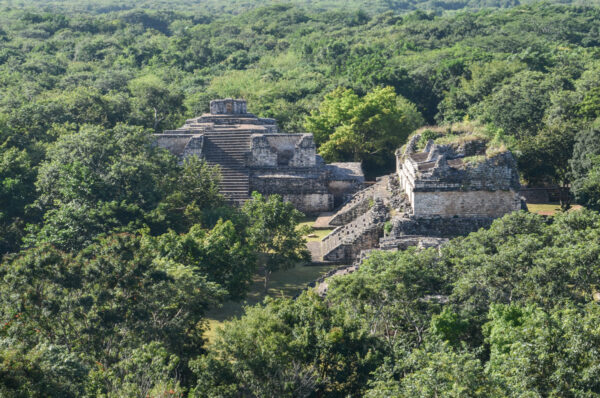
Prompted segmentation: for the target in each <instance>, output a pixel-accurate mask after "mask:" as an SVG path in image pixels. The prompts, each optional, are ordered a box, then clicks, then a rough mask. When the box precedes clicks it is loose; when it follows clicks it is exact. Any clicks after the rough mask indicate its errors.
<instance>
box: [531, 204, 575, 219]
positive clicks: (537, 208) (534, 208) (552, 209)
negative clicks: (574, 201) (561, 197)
mask: <svg viewBox="0 0 600 398" xmlns="http://www.w3.org/2000/svg"><path fill="white" fill-rule="evenodd" d="M527 208H528V209H529V211H530V212H531V213H537V214H539V215H542V216H553V215H555V214H556V213H558V212H560V211H561V210H560V204H558V203H531V204H530V203H528V204H527ZM580 209H583V207H582V206H580V205H573V206H572V207H571V209H570V210H569V211H576V210H580Z"/></svg>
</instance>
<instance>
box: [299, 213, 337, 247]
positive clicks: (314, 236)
mask: <svg viewBox="0 0 600 398" xmlns="http://www.w3.org/2000/svg"><path fill="white" fill-rule="evenodd" d="M315 220H316V219H314V218H313V219H307V220H305V221H303V222H301V223H299V224H298V229H300V228H302V227H309V228H310V231H309V233H308V234H306V235H305V236H304V237H305V238H306V240H307V241H308V242H314V241H321V240H323V238H324V237H326V236H327V235H329V233H330V232H331V231H333V229H314V228H313V225H314V224H315Z"/></svg>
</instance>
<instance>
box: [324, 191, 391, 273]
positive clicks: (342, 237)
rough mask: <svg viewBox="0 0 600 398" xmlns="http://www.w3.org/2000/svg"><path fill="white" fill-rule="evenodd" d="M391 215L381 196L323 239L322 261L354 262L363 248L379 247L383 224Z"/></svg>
mask: <svg viewBox="0 0 600 398" xmlns="http://www.w3.org/2000/svg"><path fill="white" fill-rule="evenodd" d="M388 217H389V213H388V210H387V208H386V206H385V204H384V202H383V200H382V199H381V198H376V199H375V200H374V205H373V207H372V208H370V209H369V210H368V211H367V212H365V213H364V214H362V215H361V216H359V217H358V218H356V219H355V220H353V221H352V222H350V223H348V224H346V225H344V226H340V227H337V228H336V229H334V230H333V231H332V232H331V233H330V234H329V235H327V236H326V237H325V238H323V240H322V241H321V248H320V249H321V250H320V255H321V256H322V257H321V261H327V262H337V263H342V264H344V263H345V264H349V263H352V262H353V261H354V260H355V259H356V258H357V257H358V256H359V255H360V252H361V251H362V250H365V249H372V248H374V247H377V246H378V244H379V239H380V238H381V237H382V236H383V225H384V223H385V222H386V221H387V219H388Z"/></svg>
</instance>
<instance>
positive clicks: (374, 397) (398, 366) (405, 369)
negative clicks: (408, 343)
mask: <svg viewBox="0 0 600 398" xmlns="http://www.w3.org/2000/svg"><path fill="white" fill-rule="evenodd" d="M386 365H388V366H382V367H381V368H379V369H378V370H377V371H376V372H375V375H374V378H375V380H374V381H373V382H372V383H371V389H369V390H368V391H367V393H366V394H365V397H368V398H384V397H392V396H394V397H427V398H429V397H431V398H435V397H453V398H459V397H490V396H492V397H493V396H499V395H495V392H496V391H495V386H494V383H493V381H492V380H490V378H489V377H488V376H487V375H486V374H485V368H484V366H483V364H482V363H481V361H480V360H479V359H478V358H477V356H476V355H475V354H474V353H473V352H470V351H468V350H464V349H462V350H461V349H459V350H454V349H453V348H452V347H451V346H450V345H448V344H446V343H443V342H440V341H438V340H436V339H435V338H433V339H430V340H429V341H428V342H427V344H425V345H424V346H423V347H421V348H419V349H415V350H413V351H412V352H410V354H408V355H407V356H406V357H404V358H402V359H400V360H398V361H396V362H395V364H393V365H392V364H387V363H386ZM390 368H392V369H390Z"/></svg>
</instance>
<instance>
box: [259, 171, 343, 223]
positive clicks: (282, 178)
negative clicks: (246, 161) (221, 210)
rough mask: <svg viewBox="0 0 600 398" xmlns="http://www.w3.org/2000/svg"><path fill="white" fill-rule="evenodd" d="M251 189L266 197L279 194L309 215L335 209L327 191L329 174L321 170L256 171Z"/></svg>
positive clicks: (331, 196) (331, 197) (330, 195)
mask: <svg viewBox="0 0 600 398" xmlns="http://www.w3.org/2000/svg"><path fill="white" fill-rule="evenodd" d="M250 190H251V191H257V192H260V193H262V194H264V195H273V194H279V195H281V196H282V197H283V199H284V200H286V201H289V202H291V203H293V204H294V206H296V208H297V209H298V210H300V211H302V212H303V213H305V214H307V215H317V214H319V213H322V212H326V211H330V210H331V209H332V208H333V195H332V194H331V193H330V192H329V191H328V190H327V175H326V173H324V172H323V171H319V170H318V169H313V170H310V169H309V170H293V169H289V168H282V169H280V170H279V171H269V170H264V169H253V170H251V173H250Z"/></svg>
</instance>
